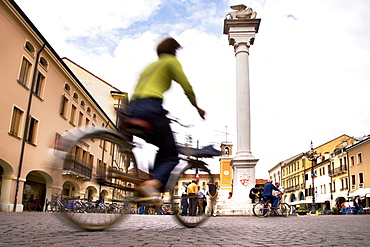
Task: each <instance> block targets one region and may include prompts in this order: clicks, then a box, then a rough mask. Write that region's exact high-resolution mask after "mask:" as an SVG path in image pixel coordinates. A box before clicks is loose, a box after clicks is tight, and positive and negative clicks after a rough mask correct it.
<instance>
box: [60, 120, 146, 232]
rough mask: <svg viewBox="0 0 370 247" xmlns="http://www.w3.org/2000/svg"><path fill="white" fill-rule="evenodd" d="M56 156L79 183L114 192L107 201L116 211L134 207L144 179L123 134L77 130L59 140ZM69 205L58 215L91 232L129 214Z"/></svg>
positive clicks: (72, 203)
mask: <svg viewBox="0 0 370 247" xmlns="http://www.w3.org/2000/svg"><path fill="white" fill-rule="evenodd" d="M85 149H86V150H85ZM57 152H59V153H61V155H59V156H60V157H61V158H62V159H63V171H69V174H70V176H72V179H75V180H76V179H79V178H80V177H82V175H83V179H84V180H90V181H91V182H93V184H92V185H90V187H92V186H93V187H95V189H96V191H102V190H105V191H106V193H109V192H108V191H112V192H111V193H112V194H108V196H107V198H111V199H107V198H105V201H106V202H107V201H109V202H111V203H112V204H114V205H115V206H116V207H127V206H129V207H132V206H133V203H132V201H131V200H132V199H134V198H135V196H136V195H135V190H134V188H135V187H136V184H138V183H140V182H141V181H142V179H140V178H139V177H138V168H137V163H136V159H135V156H134V154H133V153H132V150H131V147H130V145H129V143H128V142H126V141H125V140H124V137H123V136H121V135H120V133H118V132H117V131H114V130H110V129H106V128H98V127H94V128H79V129H74V130H72V131H70V132H68V133H67V134H66V135H65V136H62V137H61V138H60V139H59V140H58V143H57ZM95 162H96V164H95ZM93 167H95V168H94V173H93ZM75 174H76V175H75ZM80 179H81V178H80ZM111 188H113V190H112V189H111ZM100 195H101V194H98V195H97V196H100ZM96 199H98V198H96ZM96 199H95V200H96ZM79 203H81V202H79ZM66 205H67V206H64V207H61V212H62V213H60V214H58V215H59V216H61V217H62V219H64V220H65V221H67V222H68V223H71V224H73V225H75V226H77V227H79V228H82V229H85V230H92V231H94V230H103V229H106V228H109V227H111V226H113V225H115V224H117V223H118V222H120V221H121V220H122V219H124V216H125V215H126V213H125V212H127V211H125V210H112V211H110V212H109V213H107V212H106V211H101V210H97V208H94V209H93V210H83V207H78V210H74V209H75V208H77V206H78V205H77V202H76V201H69V202H66Z"/></svg>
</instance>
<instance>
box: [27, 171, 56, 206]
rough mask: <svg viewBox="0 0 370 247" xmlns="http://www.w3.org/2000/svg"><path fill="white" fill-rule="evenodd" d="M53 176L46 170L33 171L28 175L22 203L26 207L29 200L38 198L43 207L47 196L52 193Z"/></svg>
mask: <svg viewBox="0 0 370 247" xmlns="http://www.w3.org/2000/svg"><path fill="white" fill-rule="evenodd" d="M52 186H53V178H52V177H51V176H50V175H49V174H47V173H46V172H44V171H39V170H35V171H31V172H29V173H28V174H27V176H26V181H25V183H24V186H23V193H22V204H23V205H24V208H25V209H26V206H27V202H28V201H29V200H30V198H32V199H33V200H38V201H39V203H40V205H41V207H44V206H45V201H46V198H48V196H49V195H51V193H52Z"/></svg>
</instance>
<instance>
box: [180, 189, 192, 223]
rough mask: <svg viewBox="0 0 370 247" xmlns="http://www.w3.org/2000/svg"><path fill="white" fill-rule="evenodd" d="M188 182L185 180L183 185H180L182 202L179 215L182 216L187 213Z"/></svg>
mask: <svg viewBox="0 0 370 247" xmlns="http://www.w3.org/2000/svg"><path fill="white" fill-rule="evenodd" d="M189 184H190V182H185V183H184V186H182V189H181V204H182V211H181V215H182V216H186V215H188V206H189V200H188V186H189Z"/></svg>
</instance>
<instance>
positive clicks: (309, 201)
mask: <svg viewBox="0 0 370 247" xmlns="http://www.w3.org/2000/svg"><path fill="white" fill-rule="evenodd" d="M311 203H312V200H301V201H295V202H290V203H289V202H288V204H290V205H298V204H311Z"/></svg>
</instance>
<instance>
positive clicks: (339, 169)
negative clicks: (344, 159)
mask: <svg viewBox="0 0 370 247" xmlns="http://www.w3.org/2000/svg"><path fill="white" fill-rule="evenodd" d="M347 171H348V168H347V166H340V167H337V168H334V170H331V171H329V176H336V175H340V174H343V173H346V172H347Z"/></svg>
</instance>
